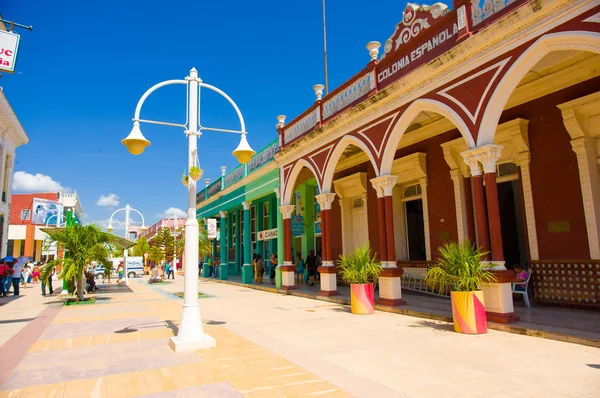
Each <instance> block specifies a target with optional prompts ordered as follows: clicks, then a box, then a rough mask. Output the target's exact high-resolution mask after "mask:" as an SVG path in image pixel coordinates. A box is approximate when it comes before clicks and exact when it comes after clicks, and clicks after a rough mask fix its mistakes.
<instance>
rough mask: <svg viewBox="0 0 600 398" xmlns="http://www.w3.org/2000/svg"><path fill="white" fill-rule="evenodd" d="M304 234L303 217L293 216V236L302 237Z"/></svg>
mask: <svg viewBox="0 0 600 398" xmlns="http://www.w3.org/2000/svg"><path fill="white" fill-rule="evenodd" d="M303 233H304V225H303V222H302V216H292V235H294V236H302V234H303Z"/></svg>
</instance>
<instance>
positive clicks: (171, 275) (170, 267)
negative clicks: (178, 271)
mask: <svg viewBox="0 0 600 398" xmlns="http://www.w3.org/2000/svg"><path fill="white" fill-rule="evenodd" d="M167 264H168V263H167ZM168 266H169V269H168V271H169V273H168V274H167V279H169V278H171V277H173V278H171V279H173V280H175V270H174V269H173V267H174V265H171V264H168Z"/></svg>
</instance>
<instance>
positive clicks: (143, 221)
mask: <svg viewBox="0 0 600 398" xmlns="http://www.w3.org/2000/svg"><path fill="white" fill-rule="evenodd" d="M129 210H133V211H135V212H136V213H137V214H139V215H140V217H142V228H146V220H144V216H143V215H142V213H140V212H139V211H138V210H136V209H134V208H133V207H130V208H129Z"/></svg>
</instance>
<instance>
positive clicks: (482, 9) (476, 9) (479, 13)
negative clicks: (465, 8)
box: [471, 0, 516, 26]
mask: <svg viewBox="0 0 600 398" xmlns="http://www.w3.org/2000/svg"><path fill="white" fill-rule="evenodd" d="M515 1H516V0H471V5H472V6H473V12H472V14H471V15H472V18H473V26H477V25H479V24H480V23H481V22H483V21H484V20H485V19H486V18H489V17H490V16H492V15H494V14H495V13H497V12H498V11H500V10H502V9H503V8H504V7H505V6H507V5H509V4H511V3H514V2H515Z"/></svg>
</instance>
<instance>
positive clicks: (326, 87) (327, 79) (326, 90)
mask: <svg viewBox="0 0 600 398" xmlns="http://www.w3.org/2000/svg"><path fill="white" fill-rule="evenodd" d="M321 2H322V4H323V63H324V65H325V95H327V94H329V76H328V74H327V22H326V20H325V0H322V1H321Z"/></svg>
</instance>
